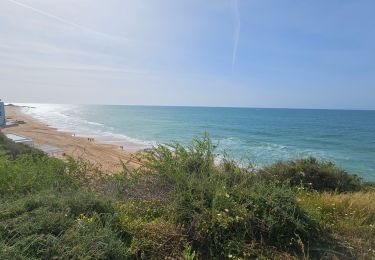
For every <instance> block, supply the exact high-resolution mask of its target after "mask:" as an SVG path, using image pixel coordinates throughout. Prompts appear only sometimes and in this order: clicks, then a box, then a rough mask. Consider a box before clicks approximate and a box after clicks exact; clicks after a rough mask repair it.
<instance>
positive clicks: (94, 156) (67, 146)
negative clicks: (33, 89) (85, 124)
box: [2, 105, 137, 173]
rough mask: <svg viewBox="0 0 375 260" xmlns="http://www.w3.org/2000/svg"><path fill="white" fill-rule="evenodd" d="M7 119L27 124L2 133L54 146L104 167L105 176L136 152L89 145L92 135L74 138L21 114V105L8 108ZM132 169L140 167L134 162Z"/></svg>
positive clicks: (101, 143) (6, 109)
mask: <svg viewBox="0 0 375 260" xmlns="http://www.w3.org/2000/svg"><path fill="white" fill-rule="evenodd" d="M5 111H6V115H7V119H8V120H12V121H15V120H17V121H23V122H24V124H19V125H17V126H13V127H8V128H4V129H2V132H3V133H14V134H18V135H23V136H27V137H30V138H32V139H33V142H34V144H35V145H51V146H55V147H58V148H60V149H62V150H64V153H65V154H67V155H69V156H72V157H73V158H75V159H77V158H84V159H87V160H89V161H90V162H92V163H94V164H95V165H98V166H100V167H101V169H102V170H103V171H104V172H106V173H114V172H118V171H121V170H122V165H121V161H124V162H125V161H129V160H131V159H132V156H133V155H134V152H132V151H129V150H126V147H124V150H121V149H120V147H119V146H116V145H113V144H108V143H104V142H100V141H99V142H98V141H93V142H89V141H88V138H89V137H90V136H87V137H85V136H81V135H80V136H74V133H70V132H65V131H60V130H59V129H57V128H53V127H51V126H49V125H47V124H45V123H44V122H41V121H40V120H38V119H36V118H34V117H32V116H31V115H28V114H26V113H24V112H23V111H22V107H20V106H15V105H12V106H5ZM130 166H131V167H137V165H136V163H135V162H132V163H130Z"/></svg>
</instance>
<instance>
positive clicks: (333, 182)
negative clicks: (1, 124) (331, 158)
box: [0, 136, 375, 259]
mask: <svg viewBox="0 0 375 260" xmlns="http://www.w3.org/2000/svg"><path fill="white" fill-rule="evenodd" d="M214 154H215V153H214V146H213V145H212V143H211V141H210V139H209V138H208V137H207V136H205V137H204V138H203V139H197V140H194V141H193V142H192V144H191V146H188V147H182V146H180V145H178V144H176V145H174V146H171V147H166V146H159V147H156V148H154V149H150V150H148V151H145V152H143V153H141V154H139V155H138V159H139V160H140V161H141V162H142V165H143V166H142V167H140V168H138V169H134V170H129V169H128V168H127V164H126V163H124V170H123V171H122V172H121V173H118V174H114V175H111V176H108V175H105V174H103V173H102V172H101V171H100V170H99V169H97V168H96V167H95V166H93V165H91V164H90V163H89V162H87V161H85V160H82V159H80V160H74V159H72V158H67V160H65V161H61V160H59V159H55V158H49V157H47V156H45V155H43V154H42V153H40V152H39V151H36V150H34V149H32V148H29V147H26V146H23V145H16V144H13V143H11V142H9V141H8V140H6V139H5V138H4V137H3V136H0V259H40V258H42V259H52V258H53V259H81V258H85V259H138V258H140V259H149V258H153V259H164V258H177V259H230V258H234V259H249V258H260V259H269V258H274V259H280V258H284V259H294V258H313V259H315V258H326V259H327V258H328V259H330V258H344V257H346V258H363V259H367V258H368V259H371V258H374V257H375V239H374V238H375V204H374V198H375V192H374V191H373V190H372V189H373V188H372V186H371V185H370V184H363V183H362V181H361V179H360V178H358V177H357V176H354V175H351V174H349V173H347V172H345V171H344V170H342V169H339V168H337V167H336V166H335V165H334V164H332V163H330V162H325V161H320V160H316V159H314V158H307V159H301V160H296V161H290V162H279V163H276V164H274V165H271V166H269V167H265V168H264V169H262V170H255V169H253V168H251V167H249V168H245V167H238V165H237V164H236V163H235V162H234V161H232V160H230V159H228V158H226V159H224V161H223V163H222V164H221V165H220V166H217V165H215V164H214Z"/></svg>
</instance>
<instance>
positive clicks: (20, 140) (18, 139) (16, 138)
mask: <svg viewBox="0 0 375 260" xmlns="http://www.w3.org/2000/svg"><path fill="white" fill-rule="evenodd" d="M5 136H6V137H7V138H8V139H9V140H12V141H13V142H15V143H16V144H26V145H29V146H34V142H33V139H31V138H30V137H26V136H22V135H16V134H5Z"/></svg>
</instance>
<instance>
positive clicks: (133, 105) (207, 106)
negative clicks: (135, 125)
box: [2, 101, 375, 111]
mask: <svg viewBox="0 0 375 260" xmlns="http://www.w3.org/2000/svg"><path fill="white" fill-rule="evenodd" d="M2 102H4V103H5V105H16V106H17V104H23V105H25V104H45V105H77V106H85V105H86V106H132V107H186V108H232V109H246V108H247V109H288V110H334V111H375V108H373V109H371V108H367V109H366V108H309V107H262V106H259V107H256V106H210V105H160V104H108V103H102V104H98V103H43V102H5V101H2Z"/></svg>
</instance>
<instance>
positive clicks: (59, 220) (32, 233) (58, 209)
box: [0, 191, 129, 259]
mask: <svg viewBox="0 0 375 260" xmlns="http://www.w3.org/2000/svg"><path fill="white" fill-rule="evenodd" d="M0 202H1V203H0V249H1V250H0V259H53V258H58V259H83V258H85V259H126V258H127V257H128V256H129V255H128V253H127V252H128V251H129V250H128V246H127V244H128V241H127V240H126V238H123V236H122V234H121V232H120V228H119V226H118V220H117V218H116V214H114V212H115V203H114V202H113V201H111V200H109V199H108V198H103V197H101V196H98V195H95V194H93V193H86V192H78V191H73V192H69V193H56V192H54V191H44V192H41V193H39V194H33V195H30V196H29V197H27V198H18V199H9V198H7V199H2V200H1V201H0Z"/></svg>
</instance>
